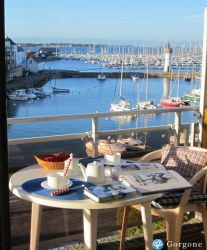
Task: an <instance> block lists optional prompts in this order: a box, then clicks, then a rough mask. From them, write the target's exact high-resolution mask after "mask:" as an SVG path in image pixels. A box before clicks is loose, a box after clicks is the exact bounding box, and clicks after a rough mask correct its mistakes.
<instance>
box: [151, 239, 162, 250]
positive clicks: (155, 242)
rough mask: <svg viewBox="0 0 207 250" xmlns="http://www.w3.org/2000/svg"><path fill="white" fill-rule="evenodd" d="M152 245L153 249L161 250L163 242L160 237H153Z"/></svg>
mask: <svg viewBox="0 0 207 250" xmlns="http://www.w3.org/2000/svg"><path fill="white" fill-rule="evenodd" d="M152 247H153V249H154V250H161V249H163V247H164V242H163V241H162V240H160V239H155V240H153V242H152Z"/></svg>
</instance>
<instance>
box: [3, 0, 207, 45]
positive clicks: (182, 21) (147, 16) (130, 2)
mask: <svg viewBox="0 0 207 250" xmlns="http://www.w3.org/2000/svg"><path fill="white" fill-rule="evenodd" d="M206 5H207V1H206V0H102V1H101V0H5V25H6V28H5V33H6V35H8V36H9V37H11V38H12V39H14V40H15V41H16V42H80V43H84V42H95V43H98V42H106V43H116V44H121V43H122V44H123V43H133V44H136V43H138V42H140V41H159V42H166V41H171V42H175V41H178V42H179V41H188V42H189V41H201V40H202V33H203V15H204V8H205V6H206Z"/></svg>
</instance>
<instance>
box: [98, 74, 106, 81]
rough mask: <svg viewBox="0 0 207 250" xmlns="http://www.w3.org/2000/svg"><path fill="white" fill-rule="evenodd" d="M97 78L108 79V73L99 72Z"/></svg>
mask: <svg viewBox="0 0 207 250" xmlns="http://www.w3.org/2000/svg"><path fill="white" fill-rule="evenodd" d="M97 80H106V75H105V74H103V73H100V74H98V76H97Z"/></svg>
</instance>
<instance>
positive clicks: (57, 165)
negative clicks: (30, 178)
mask: <svg viewBox="0 0 207 250" xmlns="http://www.w3.org/2000/svg"><path fill="white" fill-rule="evenodd" d="M34 157H35V159H36V161H37V163H38V165H39V166H40V167H42V168H47V169H51V170H56V169H64V161H58V162H53V161H45V160H44V159H43V157H45V155H35V156H34Z"/></svg>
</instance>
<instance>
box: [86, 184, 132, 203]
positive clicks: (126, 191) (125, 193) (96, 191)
mask: <svg viewBox="0 0 207 250" xmlns="http://www.w3.org/2000/svg"><path fill="white" fill-rule="evenodd" d="M84 194H85V195H86V196H87V197H89V198H91V199H92V200H94V201H96V202H107V201H112V200H118V199H122V198H125V197H129V196H132V195H134V194H136V190H135V189H133V188H132V187H128V186H126V185H125V184H123V183H122V182H120V181H114V182H111V183H107V184H102V185H95V184H92V185H90V186H86V187H85V189H84Z"/></svg>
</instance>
